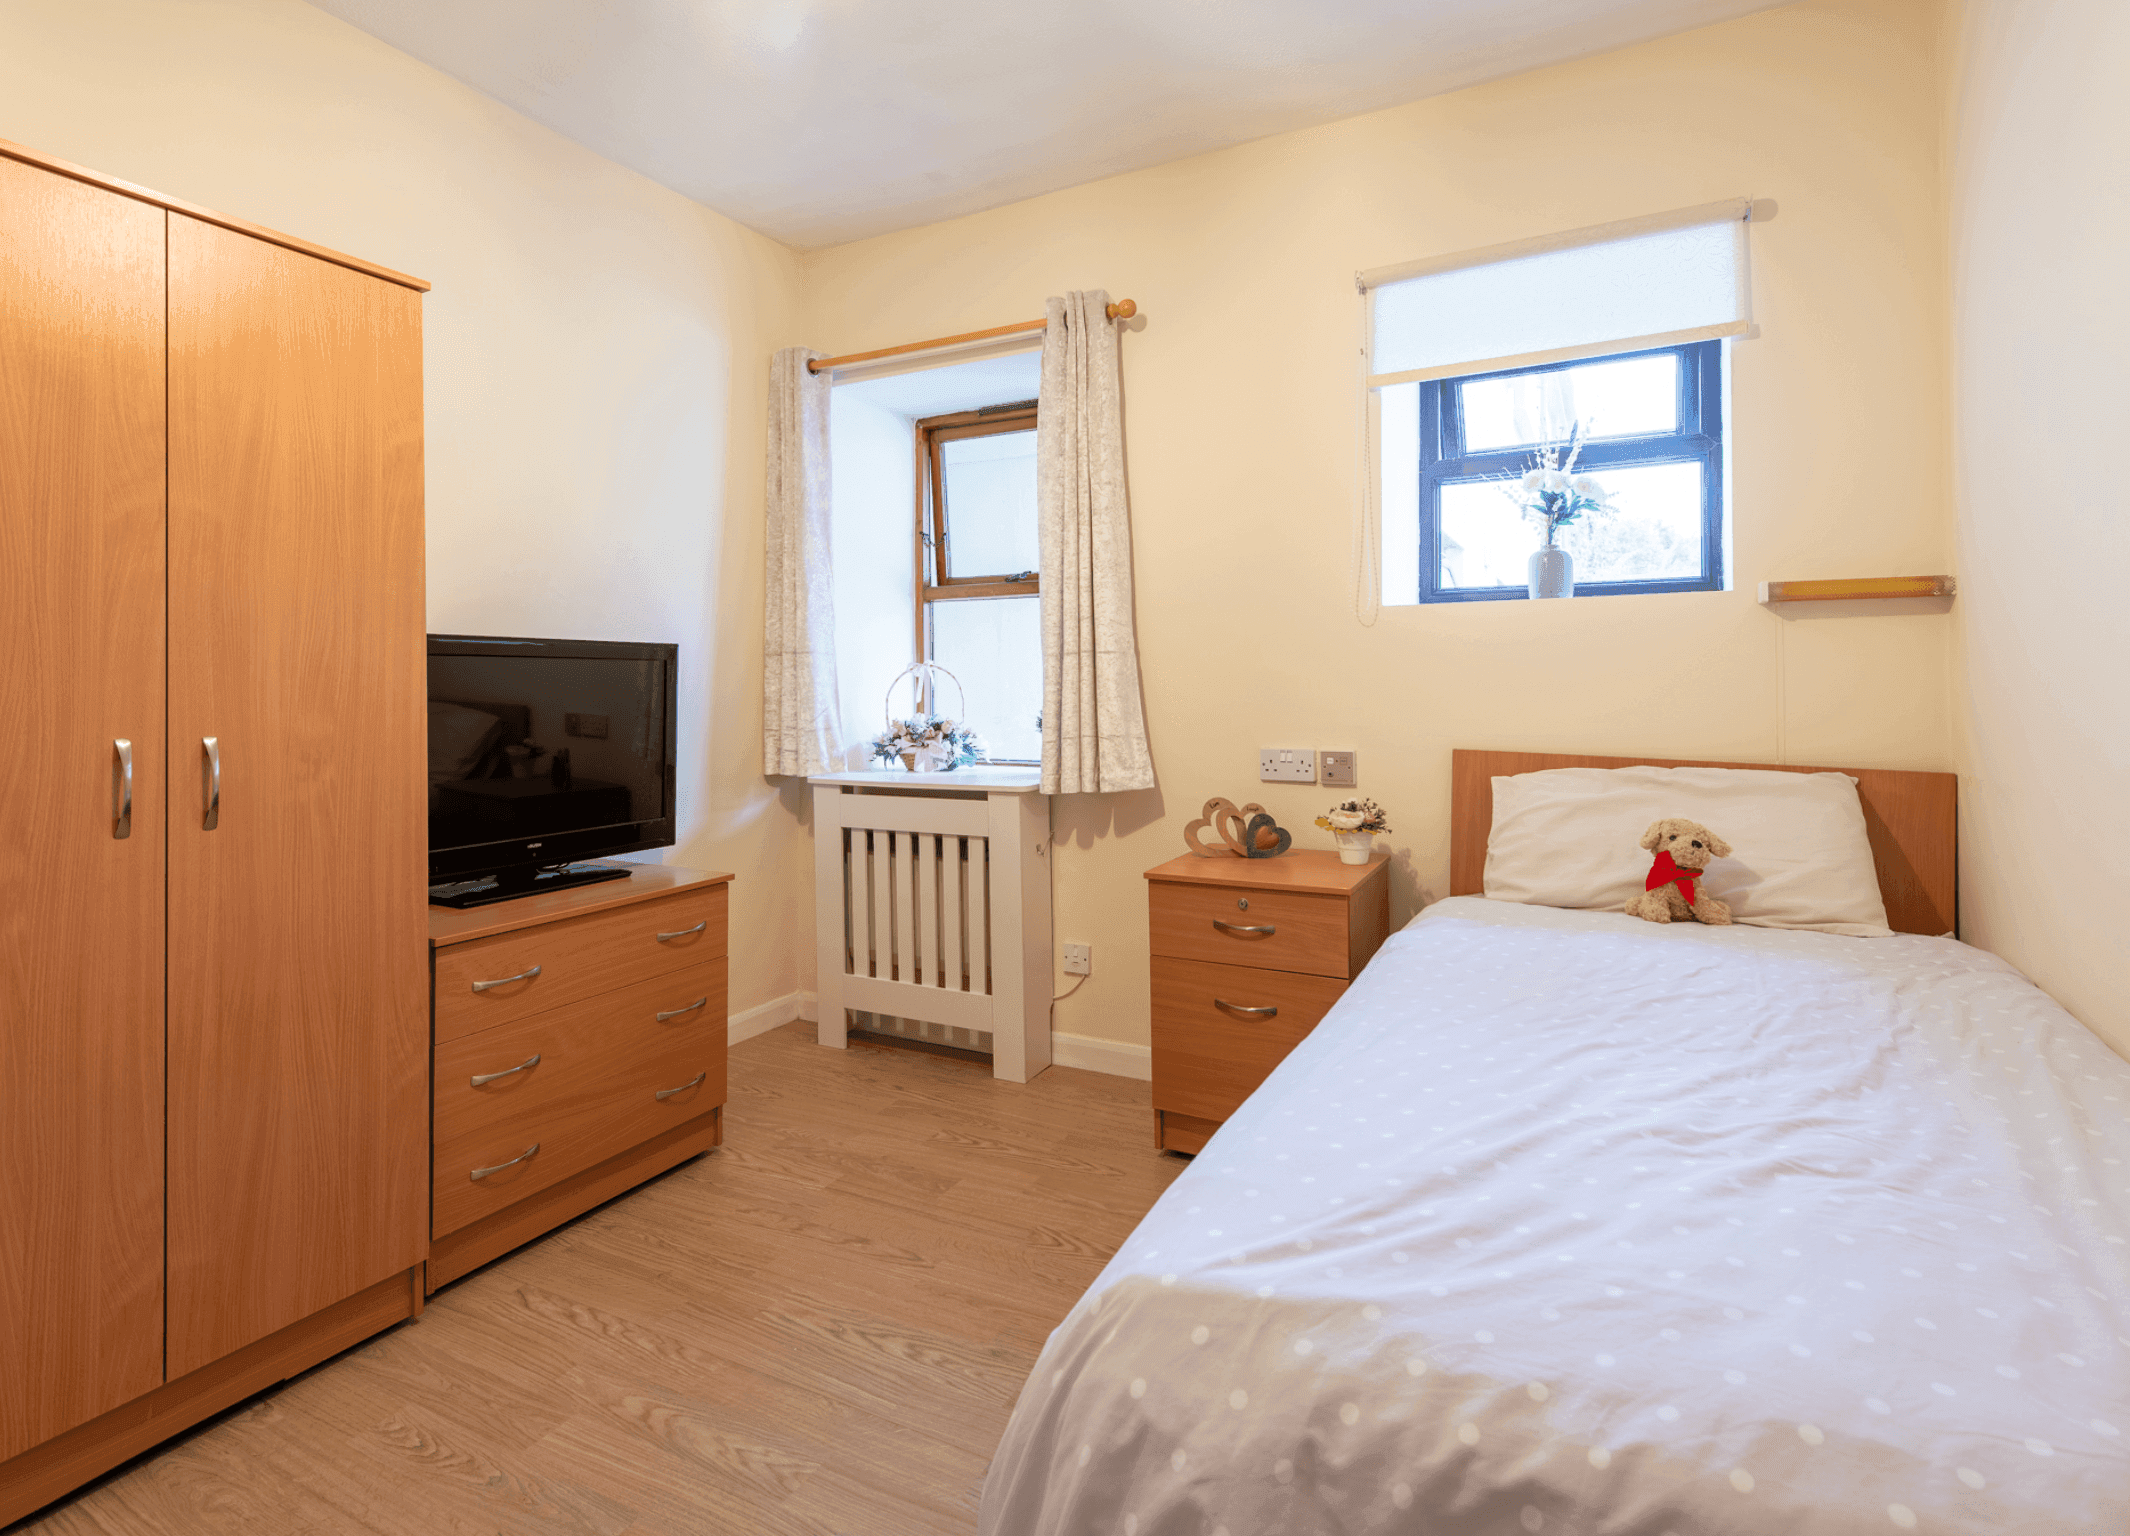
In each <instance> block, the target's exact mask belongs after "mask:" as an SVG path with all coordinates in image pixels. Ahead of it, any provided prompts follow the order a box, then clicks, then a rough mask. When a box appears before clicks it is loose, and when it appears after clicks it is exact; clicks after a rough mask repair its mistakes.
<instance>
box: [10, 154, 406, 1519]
mask: <svg viewBox="0 0 2130 1536" xmlns="http://www.w3.org/2000/svg"><path fill="white" fill-rule="evenodd" d="M425 287H426V285H425V284H422V283H420V282H418V281H416V280H415V279H412V278H408V277H404V276H402V275H400V274H397V273H393V272H389V271H386V270H384V269H382V268H378V267H374V266H371V265H369V264H367V263H363V262H359V261H355V260H352V259H351V258H348V257H345V256H339V255H336V254H334V253H332V252H328V251H324V250H321V249H319V248H317V247H313V246H309V245H306V244H305V243H303V242H301V241H296V240H292V239H289V238H287V237H285V236H281V235H276V234H273V233H271V232H270V231H266V230H261V229H257V228H254V227H252V226H250V225H246V224H243V223H241V222H239V221H236V220H232V219H229V218H225V217H223V216H221V215H219V214H212V213H208V212H207V211H205V210H202V209H196V208H192V207H190V206H188V205H186V204H183V203H179V202H176V201H174V200H172V199H168V198H163V197H159V196H157V195H155V194H153V193H149V192H145V191H143V190H142V189H140V188H137V187H131V186H128V185H126V184H125V183H121V182H114V181H111V180H109V179H107V178H104V177H100V176H97V175H94V174H93V173H90V172H87V171H83V170H81V169H79V168H78V167H73V166H69V165H66V164H64V163H62V162H59V161H55V160H52V159H50V158H49V157H46V156H42V155H39V154H36V153H34V152H32V151H29V150H25V149H22V148H20V147H19V146H14V145H7V144H0V720H4V721H5V724H6V735H7V741H6V745H5V746H4V747H0V1524H6V1523H7V1522H8V1521H10V1520H12V1519H14V1518H16V1517H17V1516H19V1515H21V1514H23V1513H26V1512H27V1511H29V1510H31V1509H34V1508H37V1507H38V1506H40V1505H41V1504H43V1503H45V1502H47V1501H49V1500H50V1499H52V1498H55V1497H57V1496H59V1495H60V1494H63V1493H65V1492H66V1491H68V1490H69V1489H70V1488H72V1487H74V1486H76V1485H78V1484H79V1483H81V1482H83V1481H86V1480H87V1479H88V1478H90V1477H93V1476H95V1475H96V1474H97V1473H99V1472H101V1471H103V1470H105V1469H107V1468H108V1467H111V1466H113V1465H116V1464H117V1463H118V1462H120V1461H123V1460H125V1459H126V1458H128V1457H130V1456H133V1455H136V1454H138V1453H139V1452H140V1451H141V1450H144V1449H146V1448H147V1447H148V1446H149V1445H152V1444H154V1443H155V1442H156V1441H157V1440H160V1439H162V1438H164V1437H165V1436H167V1435H169V1434H172V1433H174V1432H176V1431H177V1430H180V1429H183V1428H184V1427H186V1426H187V1425H188V1424H191V1423H194V1422H197V1421H198V1420H199V1419H201V1418H204V1417H206V1416H207V1415H208V1414H211V1413H214V1412H217V1411H219V1410H220V1409H221V1408H223V1407H226V1406H228V1404H230V1403H232V1402H235V1401H238V1400H240V1399H241V1398H243V1397H245V1396H248V1395H250V1394H251V1393H253V1392H256V1391H258V1390H260V1389H261V1388H262V1387H264V1386H267V1385H271V1384H272V1383H273V1382H274V1381H277V1380H279V1379H281V1378H283V1377H286V1376H288V1375H292V1374H294V1373H295V1372H297V1371H300V1370H303V1369H306V1368H307V1367H309V1366H310V1365H312V1364H315V1363H316V1362H317V1361H318V1360H320V1359H323V1358H325V1357H326V1356H328V1355H330V1354H332V1353H334V1352H336V1351H338V1350H340V1349H343V1348H346V1347H347V1346H348V1345H349V1344H351V1343H354V1342H356V1341H357V1340H358V1339H360V1338H362V1337H365V1336H367V1335H368V1334H370V1333H373V1332H375V1331H377V1330H379V1329H381V1328H383V1327H387V1326H389V1325H390V1324H391V1323H392V1322H394V1321H397V1320H399V1319H401V1318H404V1317H406V1316H409V1315H410V1314H411V1313H412V1312H413V1311H415V1310H417V1309H418V1307H419V1305H420V1295H421V1287H420V1284H419V1280H420V1275H419V1265H420V1264H421V1262H422V1259H423V1257H424V1255H425V1252H426V1241H425V1239H426V1232H427V1225H428V1213H427V1182H428V1178H427V1173H428V1170H427V1143H428V1073H427V1056H428V1048H429V1041H428V1017H427V1006H428V991H427V989H428V981H427V968H426V937H427V913H426V896H425V889H426V879H427V867H426V848H427V842H426V821H427V805H426V799H425V795H426V775H425V767H424V762H425V757H424V753H425V749H424V744H423V743H424V731H425V721H424V713H423V702H422V701H423V698H424V692H425V690H424V685H423V667H424V643H423V629H424V624H423V602H422V558H423V547H422V401H421V293H422V291H423V290H424V289H425Z"/></svg>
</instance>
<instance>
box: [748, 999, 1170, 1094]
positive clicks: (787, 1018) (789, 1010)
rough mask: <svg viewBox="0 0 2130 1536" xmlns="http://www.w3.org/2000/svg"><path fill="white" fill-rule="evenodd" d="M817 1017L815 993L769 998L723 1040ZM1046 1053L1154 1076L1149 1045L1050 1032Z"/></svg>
mask: <svg viewBox="0 0 2130 1536" xmlns="http://www.w3.org/2000/svg"><path fill="white" fill-rule="evenodd" d="M820 1016H821V1010H820V998H819V996H818V995H817V994H815V993H812V992H787V993H785V994H784V995H783V996H782V997H773V998H771V999H770V1000H769V1001H768V1002H766V1003H758V1004H756V1005H755V1006H754V1007H752V1008H749V1009H746V1010H745V1011H744V1012H741V1013H735V1014H734V1015H732V1018H731V1020H730V1022H729V1023H728V1024H727V1025H726V1033H725V1038H726V1039H727V1040H729V1041H730V1042H731V1043H732V1044H734V1045H738V1044H739V1043H740V1042H741V1041H742V1040H752V1039H753V1038H754V1037H755V1036H756V1035H766V1034H768V1033H769V1032H770V1031H771V1030H772V1029H775V1028H777V1027H778V1026H779V1025H783V1024H789V1023H790V1022H791V1021H792V1020H794V1019H807V1020H817V1019H819V1018H820ZM1050 1051H1051V1056H1050V1059H1051V1064H1052V1065H1053V1066H1060V1067H1077V1068H1079V1069H1080V1070H1081V1071H1082V1072H1106V1073H1108V1074H1109V1075H1110V1076H1111V1077H1135V1078H1137V1079H1139V1080H1140V1081H1141V1082H1145V1081H1147V1080H1148V1079H1149V1078H1151V1077H1152V1076H1153V1075H1154V1052H1153V1048H1152V1047H1151V1046H1144V1045H1128V1044H1126V1043H1125V1042H1124V1041H1122V1040H1098V1039H1096V1038H1095V1037H1094V1036H1093V1035H1066V1034H1056V1033H1053V1034H1052V1035H1051V1037H1050Z"/></svg>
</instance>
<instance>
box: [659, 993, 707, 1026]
mask: <svg viewBox="0 0 2130 1536" xmlns="http://www.w3.org/2000/svg"><path fill="white" fill-rule="evenodd" d="M709 1001H710V995H709V994H708V993H707V992H706V993H704V994H703V995H702V996H701V997H698V998H697V999H696V1000H695V1001H694V1002H692V1003H690V1004H688V1006H687V1007H685V1008H668V1009H667V1010H666V1011H665V1012H664V1013H661V1014H660V1015H659V1016H658V1022H659V1023H661V1024H663V1023H665V1022H666V1020H668V1019H677V1018H679V1017H680V1016H681V1015H682V1014H684V1013H693V1012H695V1010H696V1009H698V1008H700V1007H702V1006H703V1004H705V1003H707V1002H709Z"/></svg>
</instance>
